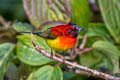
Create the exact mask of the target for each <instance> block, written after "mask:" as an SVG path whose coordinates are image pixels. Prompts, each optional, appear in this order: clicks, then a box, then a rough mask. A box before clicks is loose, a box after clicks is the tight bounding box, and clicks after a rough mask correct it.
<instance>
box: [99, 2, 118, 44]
mask: <svg viewBox="0 0 120 80" xmlns="http://www.w3.org/2000/svg"><path fill="white" fill-rule="evenodd" d="M98 3H99V6H100V10H101V13H102V16H103V20H104V22H105V24H106V27H107V29H108V31H109V32H110V34H111V35H112V37H113V38H114V39H115V41H116V43H119V44H120V6H119V5H120V2H119V0H98Z"/></svg>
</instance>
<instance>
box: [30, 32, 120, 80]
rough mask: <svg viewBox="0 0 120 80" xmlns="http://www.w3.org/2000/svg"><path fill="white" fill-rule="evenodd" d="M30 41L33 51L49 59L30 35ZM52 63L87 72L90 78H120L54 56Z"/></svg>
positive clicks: (110, 79) (113, 79) (48, 54)
mask: <svg viewBox="0 0 120 80" xmlns="http://www.w3.org/2000/svg"><path fill="white" fill-rule="evenodd" d="M31 39H32V44H33V46H34V47H35V49H36V50H37V51H38V52H40V53H41V54H42V55H44V56H46V57H48V58H51V55H50V53H48V52H47V51H46V50H44V49H42V48H40V47H39V46H37V45H36V43H35V42H34V40H33V34H32V33H31ZM52 59H53V60H54V61H57V62H60V63H64V64H66V65H67V66H71V68H72V69H79V70H82V71H85V72H88V73H89V74H90V75H92V76H97V77H100V78H103V79H107V80H120V78H118V77H115V76H112V75H110V74H106V73H102V72H99V71H97V70H92V69H90V68H88V67H85V66H81V65H79V64H77V63H73V62H69V61H67V60H64V62H63V59H61V58H58V57H56V56H53V58H52Z"/></svg>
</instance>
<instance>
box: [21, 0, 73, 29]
mask: <svg viewBox="0 0 120 80" xmlns="http://www.w3.org/2000/svg"><path fill="white" fill-rule="evenodd" d="M23 4H24V9H25V12H26V14H27V16H28V18H29V20H30V22H31V23H32V24H33V25H34V26H35V27H36V28H39V27H40V26H41V24H43V23H46V22H48V21H63V22H70V19H71V8H70V1H68V0H23Z"/></svg>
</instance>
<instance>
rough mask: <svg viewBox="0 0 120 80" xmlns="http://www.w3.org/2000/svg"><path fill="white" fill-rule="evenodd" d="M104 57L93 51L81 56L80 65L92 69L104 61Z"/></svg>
mask: <svg viewBox="0 0 120 80" xmlns="http://www.w3.org/2000/svg"><path fill="white" fill-rule="evenodd" d="M102 58H103V56H102V55H101V54H99V53H98V52H95V51H92V52H88V53H85V54H82V55H80V63H81V64H82V65H84V66H87V67H92V66H94V65H95V64H97V63H99V62H100V61H101V60H102Z"/></svg>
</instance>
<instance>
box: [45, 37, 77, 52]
mask: <svg viewBox="0 0 120 80" xmlns="http://www.w3.org/2000/svg"><path fill="white" fill-rule="evenodd" d="M76 40H77V38H71V37H67V36H60V37H58V38H56V39H53V40H51V39H46V42H47V44H48V46H49V47H51V48H52V49H54V50H55V51H66V50H68V49H70V48H72V47H73V46H74V45H75V43H76Z"/></svg>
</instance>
